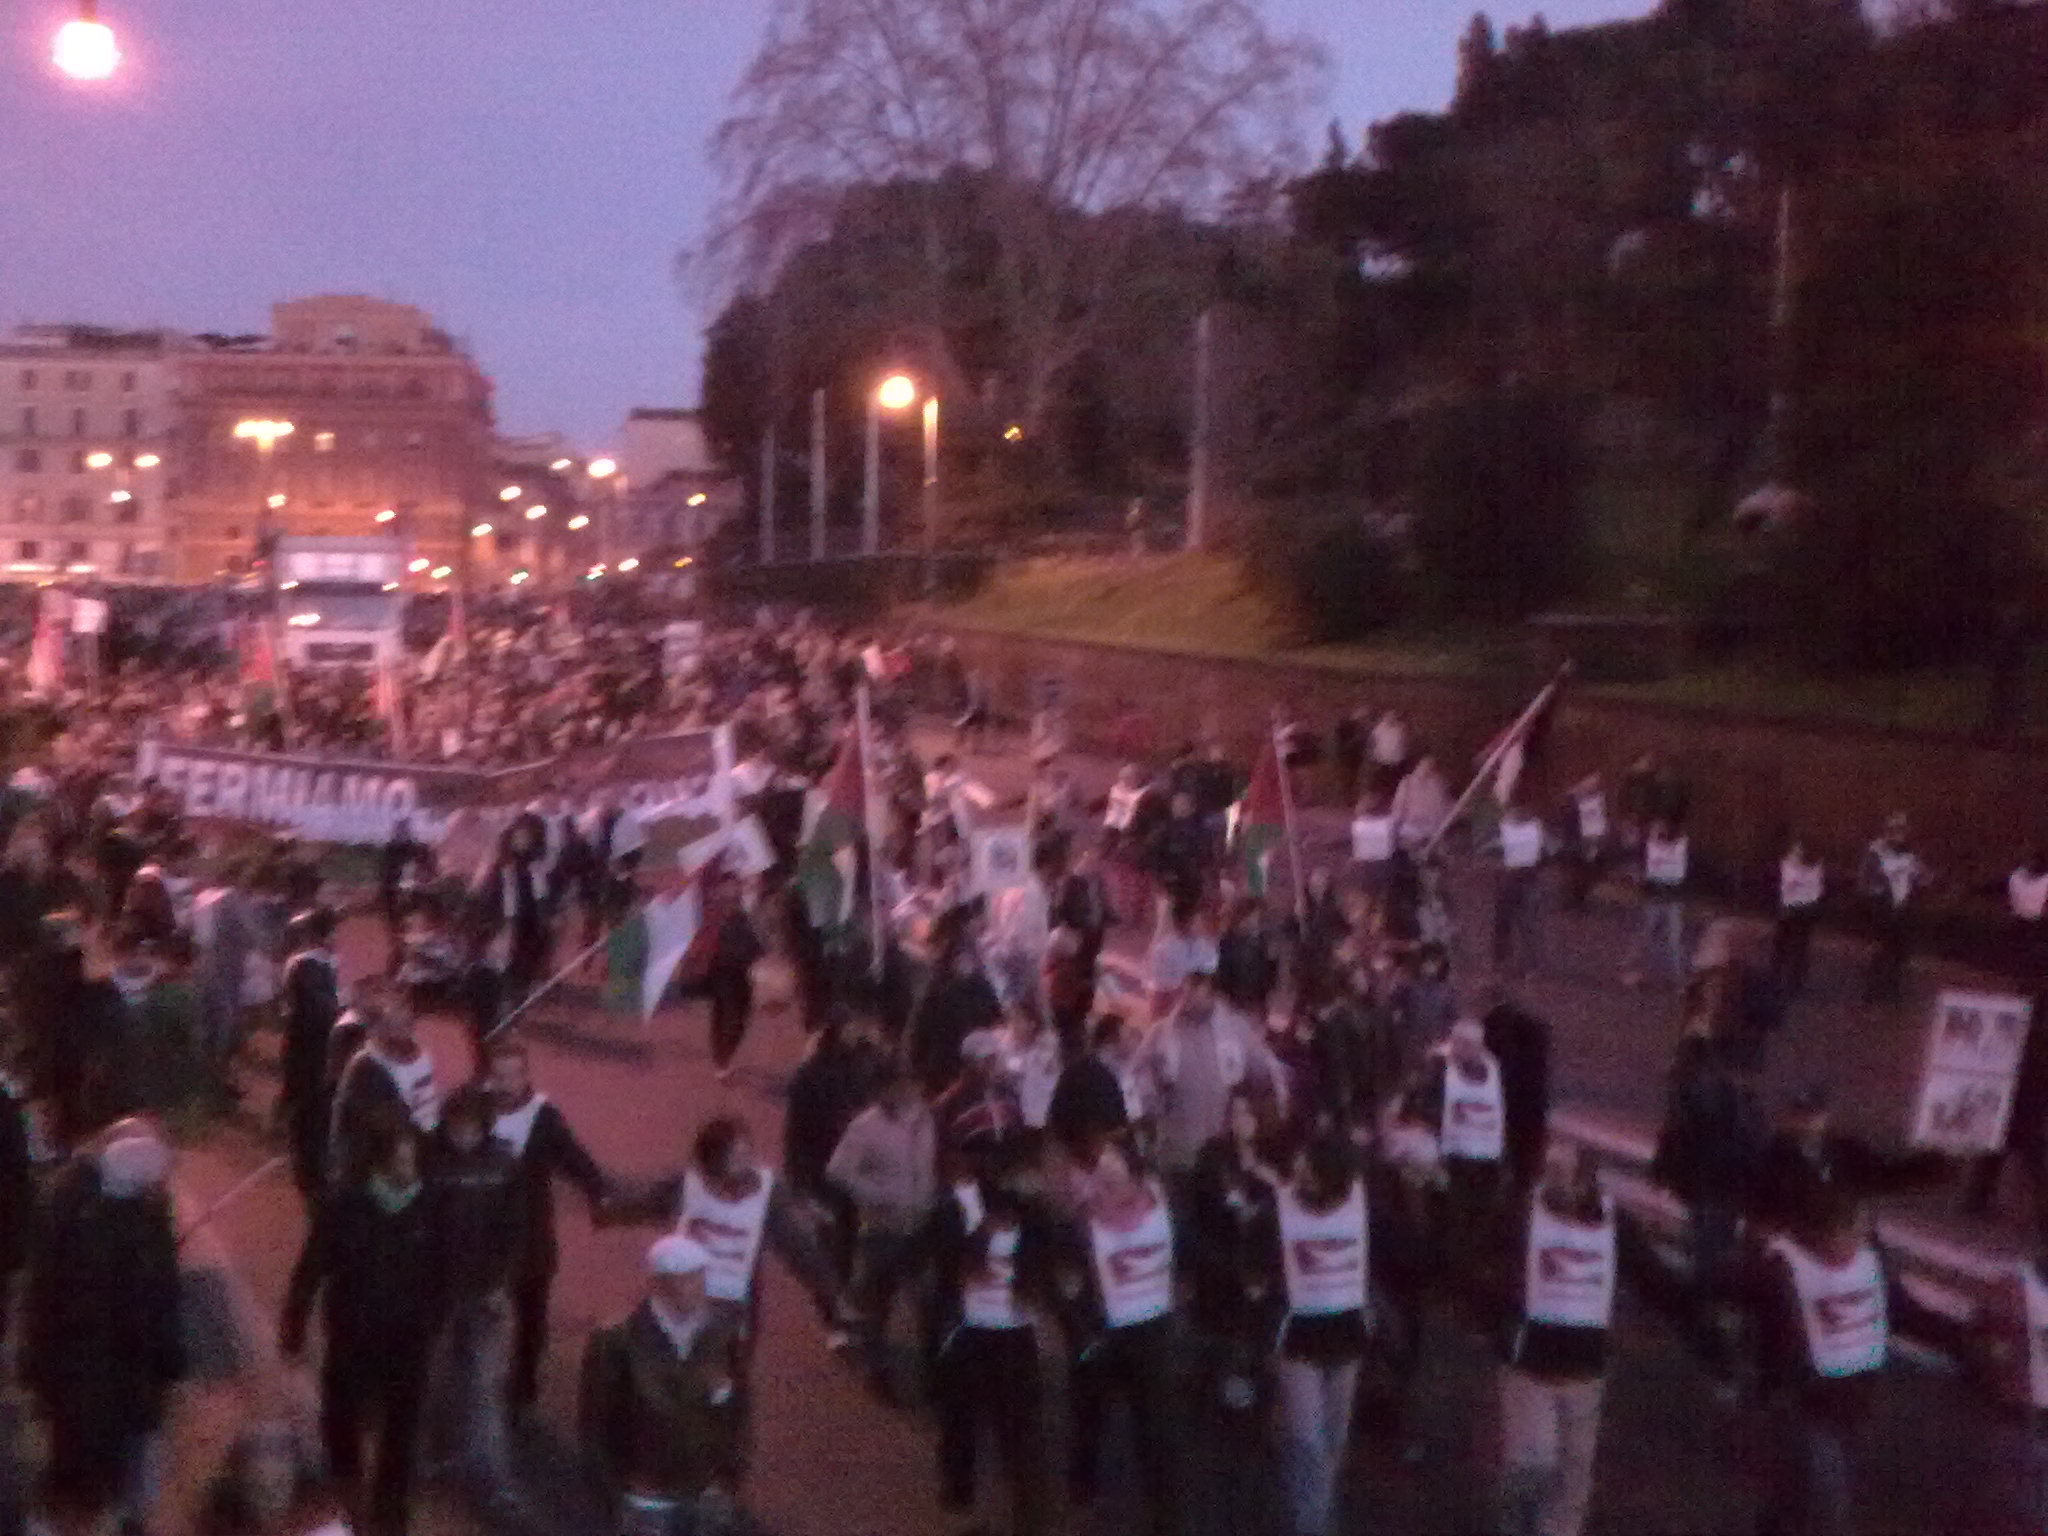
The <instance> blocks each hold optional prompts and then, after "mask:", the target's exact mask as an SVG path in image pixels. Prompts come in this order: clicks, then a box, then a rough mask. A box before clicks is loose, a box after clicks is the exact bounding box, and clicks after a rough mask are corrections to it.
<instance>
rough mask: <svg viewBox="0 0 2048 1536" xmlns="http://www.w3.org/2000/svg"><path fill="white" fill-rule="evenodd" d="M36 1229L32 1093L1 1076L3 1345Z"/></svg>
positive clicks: (0, 1291)
mask: <svg viewBox="0 0 2048 1536" xmlns="http://www.w3.org/2000/svg"><path fill="white" fill-rule="evenodd" d="M35 1227H36V1185H35V1157H34V1153H33V1150H32V1146H31V1143H30V1140H29V1118H28V1091H27V1090H26V1089H25V1088H24V1087H23V1086H22V1085H21V1084H20V1083H19V1082H17V1081H16V1080H15V1079H14V1078H13V1077H12V1076H11V1075H10V1074H8V1073H5V1072H0V1344H4V1343H5V1341H6V1338H7V1329H8V1325H9V1323H10V1322H11V1321H12V1315H11V1313H10V1310H9V1302H10V1299H11V1297H12V1296H13V1285H12V1281H13V1279H14V1277H15V1276H16V1275H18V1274H20V1273H21V1271H22V1270H23V1269H25V1268H27V1266H28V1260H29V1250H30V1247H31V1240H32V1239H33V1237H34V1234H35Z"/></svg>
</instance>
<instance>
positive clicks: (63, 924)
mask: <svg viewBox="0 0 2048 1536" xmlns="http://www.w3.org/2000/svg"><path fill="white" fill-rule="evenodd" d="M16 1005H17V1007H18V1008H19V1010H20V1016H21V1020H22V1023H23V1026H24V1032H25V1034H26V1037H27V1046H28V1064H29V1072H28V1076H29V1086H30V1088H31V1090H32V1092H33V1094H34V1096H35V1097H37V1098H41V1099H46V1100H48V1101H49V1104H50V1107H51V1110H52V1126H51V1129H52V1132H53V1134H54V1136H55V1139H56V1141H57V1142H58V1144H59V1145H60V1146H64V1147H69V1146H73V1145H75V1144H76V1143H77V1142H79V1141H81V1140H83V1139H84V1138H85V1137H87V1136H89V1135H91V1134H92V1133H93V1132H94V1131H96V1130H98V1129H99V1128H100V1127H102V1126H104V1125H105V1124H106V1123H107V1122H108V1121H109V1120H111V1119H112V1118H114V1116H115V1115H117V1114H120V1113H121V1112H123V1111H124V1110H125V1109H126V1108H127V1107H128V1106H127V1105H126V1104H121V1103H117V1102H115V1099H116V1098H117V1097H118V1091H117V1090H118V1085H117V1084H116V1083H115V1081H114V1078H115V1074H114V1066H115V1057H116V1055H117V1053H118V1049H119V1044H120V1041H121V1038H122V1034H123V1031H124V1028H125V1023H126V1018H127V1005H126V1004H125V1003H124V1002H123V1001H122V999H121V994H120V993H119V991H117V990H116V989H115V987H114V984H113V983H112V982H111V981H109V980H107V979H106V978H105V977H103V976H97V975H88V974H87V971H86V964H85V952H84V948H83V935H82V933H81V932H80V928H79V919H78V916H77V914H76V913H75V912H54V913H52V914H50V916H49V917H47V918H46V919H44V922H43V927H42V936H41V938H40V940H39V941H38V943H37V945H36V948H35V952H34V953H33V954H32V955H31V956H30V957H29V959H28V960H27V961H26V962H25V963H24V965H23V967H22V974H21V976H20V979H19V981H18V983H17V996H16Z"/></svg>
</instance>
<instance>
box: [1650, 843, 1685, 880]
mask: <svg viewBox="0 0 2048 1536" xmlns="http://www.w3.org/2000/svg"><path fill="white" fill-rule="evenodd" d="M1689 851H1690V850H1689V849H1688V847H1687V844H1686V840H1685V839H1684V838H1682V837H1674V838H1672V839H1670V840H1669V841H1663V840H1660V839H1658V838H1654V837H1653V838H1650V839H1648V840H1646V841H1645V842H1644V844H1643V878H1644V879H1645V880H1647V881H1649V882H1650V884H1652V885H1661V886H1665V887H1675V886H1681V885H1683V884H1685V866H1686V856H1687V854H1688V852H1689Z"/></svg>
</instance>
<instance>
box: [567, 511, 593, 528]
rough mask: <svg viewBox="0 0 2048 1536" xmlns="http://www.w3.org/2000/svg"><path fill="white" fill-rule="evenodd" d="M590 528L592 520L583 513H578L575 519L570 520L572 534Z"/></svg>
mask: <svg viewBox="0 0 2048 1536" xmlns="http://www.w3.org/2000/svg"><path fill="white" fill-rule="evenodd" d="M589 526H590V519H589V518H587V517H585V516H584V515H583V514H582V513H581V512H578V513H577V514H576V515H575V516H574V517H572V518H570V519H569V531H570V532H572V533H574V532H575V531H576V530H578V529H580V528H588V527H589Z"/></svg>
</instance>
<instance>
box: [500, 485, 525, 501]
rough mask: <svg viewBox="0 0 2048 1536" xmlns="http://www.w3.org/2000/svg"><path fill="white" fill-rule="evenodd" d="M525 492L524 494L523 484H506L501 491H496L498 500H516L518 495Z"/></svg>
mask: <svg viewBox="0 0 2048 1536" xmlns="http://www.w3.org/2000/svg"><path fill="white" fill-rule="evenodd" d="M525 494H526V487H525V486H523V485H508V486H506V487H505V489H503V490H502V491H500V492H498V500H500V501H517V500H518V499H519V498H520V497H522V496H524V495H525Z"/></svg>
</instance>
